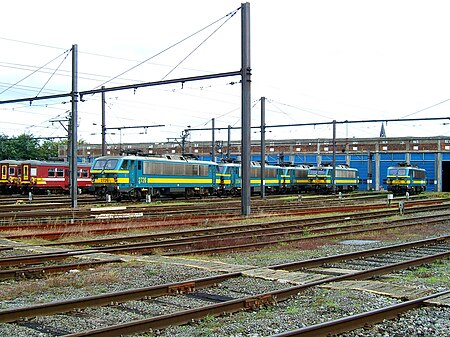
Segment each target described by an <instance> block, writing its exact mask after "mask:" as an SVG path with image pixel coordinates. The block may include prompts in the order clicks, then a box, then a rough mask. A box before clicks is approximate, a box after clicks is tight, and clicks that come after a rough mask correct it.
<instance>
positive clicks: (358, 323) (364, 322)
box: [271, 290, 450, 337]
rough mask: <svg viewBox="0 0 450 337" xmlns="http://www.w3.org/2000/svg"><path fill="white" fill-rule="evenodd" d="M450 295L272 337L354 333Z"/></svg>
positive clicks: (432, 297) (425, 298)
mask: <svg viewBox="0 0 450 337" xmlns="http://www.w3.org/2000/svg"><path fill="white" fill-rule="evenodd" d="M449 293H450V290H447V291H442V292H440V293H436V294H432V295H428V296H424V297H420V298H416V299H414V300H410V301H406V302H402V303H397V304H394V305H391V306H388V307H384V308H380V309H376V310H372V311H368V312H364V313H360V314H356V315H352V316H347V317H343V318H339V319H336V320H333V321H329V322H324V323H319V324H316V325H311V326H307V327H304V328H300V329H297V330H291V331H287V332H282V333H279V334H276V335H272V336H271V337H295V336H298V337H327V336H331V335H336V334H339V333H342V332H348V331H352V330H355V329H358V328H362V327H364V326H368V325H373V324H376V323H379V322H381V321H383V320H385V319H393V318H396V317H398V315H400V314H402V313H404V312H407V311H409V310H412V309H416V308H419V307H421V306H422V305H424V304H425V302H426V301H428V300H431V299H434V298H436V297H440V296H444V295H447V294H449Z"/></svg>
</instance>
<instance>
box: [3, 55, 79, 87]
mask: <svg viewBox="0 0 450 337" xmlns="http://www.w3.org/2000/svg"><path fill="white" fill-rule="evenodd" d="M70 50H71V49H69V50H66V51H65V52H64V53H62V54H60V55H58V56H57V57H55V58H54V59H52V60H51V61H49V62H47V63H46V64H44V65H43V66H41V67H39V68H38V69H36V70H35V71H33V72H32V73H31V74H29V75H28V76H25V77H24V78H22V79H21V80H19V81H17V82H16V83H14V84H12V85H10V86H9V87H8V88H6V89H5V90H3V91H2V92H0V95H1V94H3V93H5V92H6V91H8V90H9V89H11V88H13V87H14V86H16V85H17V84H19V83H20V82H22V81H24V80H25V79H27V78H28V77H30V76H31V75H33V74H35V73H36V72H38V71H39V70H40V69H42V68H44V67H46V66H47V65H49V64H50V63H52V62H53V61H55V60H57V59H58V58H60V57H61V56H63V55H64V54H66V53H69V52H70ZM66 57H67V56H66ZM36 96H37V95H36Z"/></svg>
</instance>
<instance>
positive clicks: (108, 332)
mask: <svg viewBox="0 0 450 337" xmlns="http://www.w3.org/2000/svg"><path fill="white" fill-rule="evenodd" d="M448 256H450V251H448V252H446V253H441V254H436V255H432V256H428V257H425V258H420V259H413V260H410V261H406V262H401V263H395V264H392V265H388V266H384V267H379V268H374V269H370V270H365V271H359V272H355V273H351V274H347V275H341V276H335V277H330V278H327V279H323V280H318V281H314V282H310V283H306V284H303V285H299V286H295V287H290V288H287V289H282V290H276V291H272V292H268V293H263V294H258V295H254V296H247V297H244V298H241V299H236V300H231V301H225V302H223V303H219V304H213V305H209V306H203V307H200V308H196V309H190V310H185V311H181V312H175V313H172V314H169V315H162V316H156V317H152V318H148V319H142V320H135V321H132V322H128V323H123V324H118V325H113V326H108V327H104V328H100V329H94V330H88V331H83V332H80V333H74V334H68V335H65V336H63V337H83V336H92V337H111V336H121V335H127V334H132V333H138V332H144V331H147V330H150V329H162V328H166V327H168V326H171V325H181V324H186V323H189V322H191V321H193V320H198V319H202V318H204V317H206V316H219V315H221V314H224V313H232V312H237V311H240V310H248V309H256V308H258V307H260V306H263V305H269V304H274V303H276V302H279V301H285V300H288V299H290V298H292V297H293V296H296V295H297V294H298V293H300V292H301V291H303V290H306V289H308V288H311V287H314V286H318V285H322V284H326V283H331V282H337V281H343V280H364V279H368V278H371V277H374V276H381V275H384V274H387V273H389V272H391V271H393V270H399V269H402V268H408V267H411V266H417V265H420V264H423V263H428V262H431V261H434V260H438V259H442V258H446V257H448Z"/></svg>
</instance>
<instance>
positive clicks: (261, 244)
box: [130, 219, 447, 256]
mask: <svg viewBox="0 0 450 337" xmlns="http://www.w3.org/2000/svg"><path fill="white" fill-rule="evenodd" d="M444 220H447V219H444ZM442 221H443V220H442V219H438V220H434V221H428V222H427V224H433V223H439V222H442ZM423 224H424V223H423V222H419V223H417V222H414V223H406V224H395V225H388V226H382V227H377V228H373V227H372V228H367V229H359V230H353V231H344V232H333V233H326V234H319V235H311V236H307V237H300V238H287V239H282V240H271V241H264V242H261V241H260V242H256V243H247V244H240V245H233V246H223V247H216V248H206V249H192V250H187V251H178V252H167V253H161V254H160V255H163V256H176V255H188V254H203V253H216V252H224V251H229V250H237V249H246V248H256V247H264V246H267V245H272V244H279V243H281V242H283V243H289V242H298V241H305V240H315V239H322V238H331V237H341V236H346V235H349V234H360V233H367V232H371V231H372V232H373V231H375V230H376V231H381V230H387V229H392V228H399V227H410V226H418V225H423ZM355 226H359V225H355ZM326 229H329V228H326ZM290 234H292V233H290ZM175 245H176V244H175ZM175 245H170V244H169V245H164V244H162V245H160V246H158V247H157V248H159V249H160V248H169V247H170V248H173V247H174V246H175ZM137 249H138V250H145V249H149V248H146V247H145V246H143V247H138V248H137ZM150 249H156V248H155V247H153V248H150ZM130 250H134V249H133V248H130Z"/></svg>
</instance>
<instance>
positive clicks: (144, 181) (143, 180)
mask: <svg viewBox="0 0 450 337" xmlns="http://www.w3.org/2000/svg"><path fill="white" fill-rule="evenodd" d="M146 182H147V179H146V178H145V177H138V183H139V184H145V183H146Z"/></svg>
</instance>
